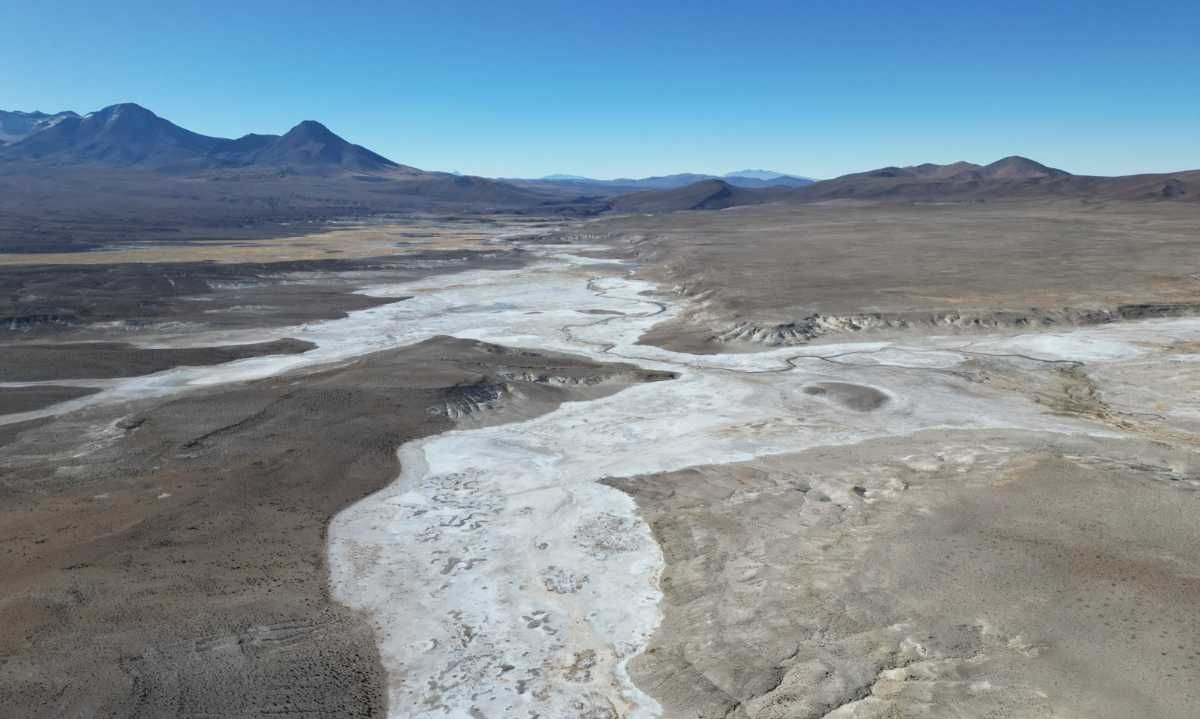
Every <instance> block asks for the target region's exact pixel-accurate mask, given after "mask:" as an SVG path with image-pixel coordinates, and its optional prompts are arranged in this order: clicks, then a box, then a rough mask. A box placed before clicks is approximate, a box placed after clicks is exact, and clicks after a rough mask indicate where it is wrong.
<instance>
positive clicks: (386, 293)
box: [0, 239, 1200, 719]
mask: <svg viewBox="0 0 1200 719" xmlns="http://www.w3.org/2000/svg"><path fill="white" fill-rule="evenodd" d="M510 244H513V243H510ZM515 244H516V245H517V246H518V247H519V250H518V251H519V252H520V253H521V254H522V260H521V263H520V265H519V266H517V265H516V263H515V262H513V261H512V259H511V258H509V257H504V258H500V259H497V260H496V262H495V264H493V265H490V266H488V265H480V266H472V267H461V268H455V269H461V270H462V271H459V272H454V273H452V274H451V273H447V272H446V268H439V269H437V270H431V271H427V272H424V273H413V272H407V273H405V272H398V273H397V274H395V275H388V274H387V272H386V271H382V270H381V271H376V270H374V269H373V270H372V271H371V272H370V273H369V274H366V275H363V276H362V280H363V281H362V286H364V287H366V289H365V290H364V291H363V292H362V293H361V294H359V295H356V296H357V297H360V298H363V299H364V300H369V302H367V304H365V305H363V306H361V307H357V308H355V309H353V310H349V311H347V312H345V313H342V316H340V317H338V316H334V317H326V318H323V319H317V318H314V319H310V320H306V321H304V322H303V323H302V324H292V325H286V324H284V325H281V326H278V327H276V328H275V329H271V330H263V329H259V330H254V331H252V332H247V331H245V328H243V327H242V326H240V325H239V326H231V327H213V326H211V325H208V326H206V327H201V328H195V329H194V330H192V331H173V330H172V329H171V328H169V327H168V328H163V327H155V328H154V329H153V330H152V331H150V332H145V333H142V334H139V335H137V336H136V337H135V338H134V339H133V345H134V346H136V347H138V348H140V350H141V351H151V350H154V351H166V352H175V351H181V350H185V349H186V350H188V351H193V350H197V349H200V348H215V347H224V346H230V345H231V344H239V345H240V344H243V343H246V342H249V341H250V340H251V339H253V340H254V341H256V342H268V341H281V340H284V339H286V338H292V340H294V341H297V342H302V343H305V345H304V349H305V351H302V352H296V353H292V354H279V353H269V354H262V355H259V356H246V357H244V358H241V359H237V360H236V361H233V362H227V363H222V364H213V365H209V366H187V367H173V368H167V369H161V371H156V372H154V373H153V374H150V375H146V376H138V377H112V376H109V377H108V378H107V379H105V380H104V381H103V382H100V381H96V382H95V383H93V384H92V385H87V383H86V381H84V380H76V381H75V382H73V383H71V384H68V385H63V377H62V376H61V375H60V376H56V377H54V378H46V380H44V381H43V382H42V383H40V384H39V383H38V382H34V383H32V385H30V386H34V387H41V388H42V389H43V391H46V392H61V391H63V390H62V389H61V388H62V387H67V388H70V387H74V386H76V384H78V386H88V387H89V389H95V390H98V391H95V392H92V393H90V394H86V395H82V394H81V395H79V396H71V394H70V393H66V394H63V395H62V397H63V399H64V400H65V402H64V403H62V404H58V405H47V406H41V407H40V408H37V409H31V410H27V411H22V412H19V413H11V414H9V415H7V416H6V417H4V418H0V419H4V420H7V424H6V425H4V426H3V427H0V429H3V430H4V432H3V433H0V440H2V441H3V445H0V462H3V463H4V466H5V469H6V480H5V483H4V485H3V487H4V491H5V493H6V496H8V497H10V499H11V501H7V502H6V503H5V506H6V509H5V510H4V512H3V513H2V515H0V521H2V522H3V526H4V527H6V528H7V529H6V530H5V535H6V536H7V537H8V538H9V539H8V540H7V542H6V547H5V549H6V553H5V555H4V557H5V562H6V563H7V564H8V565H10V566H7V567H6V576H12V577H15V578H16V579H15V581H14V582H13V583H10V584H8V585H6V590H5V591H6V596H5V597H4V603H3V605H0V606H2V607H4V608H5V609H4V611H5V612H7V617H6V620H7V621H8V622H9V623H10V625H11V626H16V627H20V631H16V632H13V633H11V634H10V635H8V637H7V641H8V642H9V644H10V646H8V647H6V649H5V651H4V655H5V656H7V657H9V659H8V660H6V662H5V664H4V665H3V667H2V668H0V692H3V693H4V698H5V700H6V701H10V702H19V703H18V704H11V705H12V706H20V707H22V708H23V709H22V712H23V713H27V714H29V715H43V716H52V715H59V714H62V713H66V712H79V711H82V712H84V713H87V712H88V711H96V712H98V713H102V714H103V713H106V712H107V713H118V714H133V715H136V714H138V713H139V712H140V713H141V714H143V715H153V714H155V713H156V712H160V711H161V710H163V707H166V706H170V707H175V708H176V709H177V708H178V707H180V706H183V707H184V708H185V709H187V710H188V711H206V712H209V713H217V714H221V715H227V716H235V715H248V714H252V713H255V712H260V711H262V710H270V711H281V710H286V711H305V712H309V713H316V714H324V715H331V716H340V715H347V714H359V715H373V714H380V713H383V712H384V711H386V713H387V714H389V715H391V716H394V717H426V716H427V717H445V716H453V717H458V716H463V717H507V716H529V717H532V716H542V717H551V716H553V717H557V716H563V717H566V716H580V717H654V716H666V717H747V718H748V717H755V718H762V719H768V718H770V719H774V718H776V717H779V718H782V717H821V716H826V715H829V716H834V717H875V716H879V717H887V716H897V715H898V716H932V717H940V716H985V715H988V713H989V712H990V713H991V714H992V715H996V716H1022V717H1024V716H1028V717H1051V716H1055V717H1062V716H1068V717H1069V716H1080V717H1085V716H1086V717H1096V716H1100V717H1104V716H1112V717H1119V716H1132V715H1136V716H1164V717H1176V716H1178V717H1187V716H1191V715H1192V714H1194V710H1195V708H1196V706H1197V702H1198V701H1200V699H1198V698H1197V696H1196V695H1195V694H1194V687H1193V686H1192V685H1191V683H1189V682H1188V681H1187V680H1186V678H1187V677H1188V676H1191V675H1194V674H1195V672H1196V670H1197V664H1196V662H1197V660H1198V657H1197V651H1200V647H1198V641H1197V640H1198V639H1200V637H1197V636H1196V635H1195V631H1194V629H1193V628H1194V627H1196V626H1200V609H1196V605H1195V603H1194V602H1191V601H1189V597H1190V596H1191V595H1192V594H1194V592H1195V590H1196V589H1200V587H1195V586H1193V585H1195V578H1196V577H1197V576H1200V564H1197V560H1196V559H1195V558H1194V557H1192V556H1191V554H1190V553H1189V551H1188V548H1189V547H1191V546H1195V544H1196V542H1197V540H1198V539H1200V536H1197V533H1196V529H1195V527H1196V524H1195V523H1194V522H1192V521H1190V518H1191V517H1192V515H1193V514H1194V512H1193V511H1192V510H1193V509H1194V505H1195V502H1196V501H1197V499H1196V498H1197V497H1198V496H1200V495H1197V494H1196V490H1197V489H1198V488H1200V478H1198V475H1197V473H1196V469H1197V462H1196V456H1195V454H1194V446H1195V440H1196V436H1197V435H1196V434H1195V431H1196V430H1197V429H1198V428H1200V424H1198V422H1200V404H1197V403H1195V402H1192V401H1190V400H1189V399H1188V397H1189V396H1191V394H1194V392H1188V391H1184V390H1181V388H1193V387H1194V384H1195V381H1196V380H1197V379H1200V377H1198V376H1197V374H1196V373H1195V372H1194V370H1193V367H1195V366H1200V365H1197V364H1196V363H1197V361H1200V360H1198V359H1197V358H1200V354H1196V353H1195V352H1194V349H1193V348H1194V347H1196V346H1197V344H1196V343H1198V342H1200V321H1198V320H1195V319H1190V318H1177V319H1158V320H1148V321H1140V322H1117V323H1110V324H1104V325H1100V326H1095V327H1064V328H1061V329H1059V330H1058V331H1055V332H1046V331H1041V332H1013V331H1009V332H1005V333H998V332H990V333H984V332H974V333H972V334H971V335H970V336H963V335H962V334H960V333H957V332H949V333H945V334H938V333H936V332H916V333H913V332H909V333H907V334H905V335H904V336H903V337H900V338H887V337H878V338H876V337H871V338H869V339H871V340H872V341H842V342H840V343H836V344H835V343H833V341H832V340H830V341H826V342H825V343H822V344H815V345H807V346H804V345H801V346H781V347H776V348H772V349H768V350H767V351H759V352H753V353H747V352H735V353H722V352H720V351H719V349H720V348H716V349H714V348H712V347H708V348H707V350H706V353H705V354H689V353H686V352H680V351H677V347H676V346H675V345H674V344H672V343H665V344H666V346H665V347H664V346H658V345H655V344H653V343H648V342H647V340H646V337H647V333H648V332H651V331H652V330H654V328H656V327H657V328H662V327H664V326H665V327H668V328H669V327H678V326H679V323H680V322H683V321H685V320H686V321H688V322H691V321H694V319H695V317H696V316H697V315H696V305H695V303H694V301H693V300H690V299H688V298H687V297H683V296H680V295H679V294H675V293H669V292H664V291H663V290H664V288H663V287H660V286H658V285H655V284H653V283H651V282H649V281H647V280H646V279H641V278H639V277H637V276H634V275H633V274H631V273H632V272H633V271H634V270H636V269H638V268H637V267H636V266H634V265H632V264H630V263H628V262H625V261H622V260H620V259H616V258H615V257H614V256H613V254H612V253H611V252H605V251H602V250H603V248H599V247H588V246H585V245H582V244H578V243H577V244H574V245H555V244H552V243H548V242H546V241H545V240H544V239H543V240H542V241H539V242H528V243H515ZM509 263H511V264H509ZM643 271H645V268H643ZM215 301H220V300H219V299H218V300H215ZM450 338H454V339H450ZM222 339H224V341H225V344H223V343H222V342H221V341H219V340H222ZM848 339H858V338H848ZM296 348H297V349H300V347H299V346H297V347H296ZM760 349H761V347H760ZM104 351H115V350H113V349H112V348H109V349H105V350H104ZM122 351H134V350H131V349H129V348H126V349H124V350H122ZM206 351H208V350H206ZM160 356H161V355H153V357H155V358H158V357H160ZM168 356H169V355H168ZM147 366H148V367H149V368H150V369H151V370H154V369H159V368H158V367H157V365H155V366H150V365H147ZM72 376H74V377H78V376H79V375H78V373H75V374H72ZM93 379H95V378H93ZM51 380H54V381H56V382H57V383H58V384H57V385H54V386H56V387H60V389H54V390H51V389H50V387H51V385H53V384H54V383H53V382H52V381H51ZM13 389H16V388H13ZM16 406H20V405H16ZM397 449H399V452H398V454H397ZM397 459H398V462H397ZM376 490H378V491H376ZM372 492H373V493H372ZM335 512H336V516H333V515H334V513H335ZM331 517H332V521H330V518H331ZM84 644H86V645H87V646H89V647H91V648H92V649H90V650H89V651H82V652H81V651H73V650H72V648H73V647H78V646H81V645H84ZM77 677H90V678H91V679H89V681H84V682H79V681H76V680H75V679H76V678H77Z"/></svg>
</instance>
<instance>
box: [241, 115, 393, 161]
mask: <svg viewBox="0 0 1200 719" xmlns="http://www.w3.org/2000/svg"><path fill="white" fill-rule="evenodd" d="M248 137H254V138H255V141H256V142H262V140H261V138H262V136H249V135H248V136H247V137H243V138H241V140H235V141H234V142H240V141H245V140H246V139H247V138H248ZM245 158H246V162H245V164H251V165H258V166H273V167H310V168H311V167H324V168H331V167H332V168H338V169H340V170H350V171H354V172H384V171H388V170H399V169H401V168H402V166H401V165H399V164H398V163H395V162H392V161H391V160H389V159H387V158H386V157H384V156H382V155H379V154H376V153H374V152H371V151H370V150H368V149H367V148H365V147H362V146H361V145H352V144H350V143H349V142H347V141H345V140H343V139H342V138H340V137H338V136H337V135H335V134H333V133H332V132H330V130H329V128H327V127H325V126H324V125H322V124H321V123H319V122H316V121H315V120H305V121H304V122H301V123H300V124H299V125H296V126H295V127H293V128H292V129H291V130H288V132H287V134H286V135H284V136H283V137H280V138H277V139H275V140H274V141H272V142H263V143H262V147H261V149H258V150H256V151H251V152H248V153H246V154H245ZM404 169H409V170H411V169H412V168H404Z"/></svg>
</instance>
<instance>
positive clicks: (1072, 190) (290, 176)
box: [0, 103, 1200, 251]
mask: <svg viewBox="0 0 1200 719" xmlns="http://www.w3.org/2000/svg"><path fill="white" fill-rule="evenodd" d="M197 180H203V182H197ZM1044 199H1075V200H1085V201H1107V200H1169V201H1180V200H1183V201H1189V200H1197V199H1200V171H1192V172H1177V173H1165V174H1153V175H1150V174H1148V175H1131V176H1127V177H1094V176H1087V175H1073V174H1071V173H1069V172H1066V171H1064V170H1060V169H1056V168H1053V167H1047V166H1046V165H1042V164H1040V163H1038V162H1035V161H1033V160H1030V159H1027V158H1024V157H1016V156H1014V157H1006V158H1004V159H1002V160H999V161H997V162H993V163H991V164H988V165H977V164H974V163H970V162H955V163H951V164H947V165H937V164H923V165H913V166H910V167H883V168H879V169H876V170H870V171H867V172H857V173H852V174H849V175H843V176H841V177H836V178H833V179H829V180H819V181H818V180H812V179H810V178H807V177H799V176H796V175H788V174H784V173H779V172H773V171H770V170H741V171H737V172H731V173H728V174H727V175H722V176H715V175H704V174H675V175H664V176H661V177H643V178H638V179H633V178H621V179H616V180H597V179H593V178H588V177H582V176H577V175H550V176H547V177H542V178H537V179H515V180H495V179H488V178H482V177H472V176H465V175H457V174H451V173H445V172H427V171H423V170H419V169H416V168H414V167H410V166H407V165H402V164H400V163H397V162H395V161H393V160H391V159H389V158H386V157H383V156H382V155H380V154H378V153H375V152H372V151H371V150H368V149H367V148H365V147H362V146H360V145H355V144H352V143H350V142H348V141H346V140H344V139H343V138H341V137H339V136H338V135H336V134H334V133H333V132H332V131H330V130H329V129H328V128H327V127H325V126H324V125H322V124H321V123H319V122H316V121H312V120H307V121H304V122H301V123H299V124H298V125H296V126H295V127H293V128H292V129H291V130H289V131H288V132H286V133H284V134H282V135H270V134H250V135H245V136H243V137H240V138H237V139H227V138H220V137H210V136H208V135H202V134H199V133H196V132H192V131H190V130H187V129H184V128H182V127H180V126H178V125H176V124H174V123H172V122H170V121H168V120H166V119H164V118H161V117H159V116H158V115H156V114H154V113H153V112H151V111H150V110H147V109H146V108H144V107H141V106H139V105H136V104H133V103H123V104H118V105H110V106H108V107H105V108H103V109H101V110H98V111H96V112H91V113H88V114H86V115H79V114H77V113H74V112H58V113H55V114H48V113H42V112H16V111H8V112H5V111H0V251H3V250H4V246H5V243H7V245H8V246H17V245H18V244H20V245H21V246H40V245H45V244H46V243H47V242H51V241H53V242H51V244H54V243H56V242H58V240H57V239H55V237H56V236H57V235H55V233H59V234H61V236H63V237H68V239H70V238H73V237H74V234H73V233H75V230H74V229H72V228H74V227H75V226H76V225H74V224H72V221H71V218H72V217H76V216H78V217H89V218H93V217H96V216H97V215H98V214H99V213H104V214H106V215H110V216H112V217H114V218H116V219H114V220H113V222H115V223H117V225H120V226H124V225H121V223H125V222H127V220H126V218H127V217H133V218H137V221H139V222H141V221H143V220H144V219H145V218H147V217H151V216H153V217H155V218H159V219H160V220H161V221H162V222H164V223H186V224H188V225H189V226H193V227H202V226H203V227H208V226H238V227H240V226H245V225H248V224H249V225H252V224H254V223H262V222H281V221H289V222H290V221H295V220H323V219H329V218H334V217H346V216H363V215H369V214H372V213H381V212H409V211H447V212H458V211H513V212H528V213H536V214H544V213H557V214H579V215H594V214H597V213H602V212H630V213H637V212H655V213H657V212H671V211H675V210H720V209H725V208H729V207H736V206H739V205H754V204H763V203H813V202H843V201H850V200H854V201H874V202H900V203H911V202H984V201H1005V200H1044ZM47 218H56V219H55V222H57V223H60V224H58V225H55V226H54V229H53V231H51V230H48V229H47V227H48V225H47V224H46V219H47ZM5 223H8V224H7V225H6V224H5ZM6 226H11V227H17V228H19V229H18V230H10V231H7V233H8V234H7V236H5V234H4V233H5V232H6V231H5V230H4V227H6ZM47 238H49V239H47ZM70 241H71V242H74V241H75V240H73V239H70ZM39 243H40V244H39Z"/></svg>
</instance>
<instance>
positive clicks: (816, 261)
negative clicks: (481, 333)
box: [576, 201, 1200, 351]
mask: <svg viewBox="0 0 1200 719" xmlns="http://www.w3.org/2000/svg"><path fill="white" fill-rule="evenodd" d="M576 232H577V233H578V234H579V235H580V236H583V237H588V238H595V239H601V240H603V239H604V238H606V237H607V238H610V240H611V241H612V242H613V243H614V244H615V245H617V246H620V247H623V248H625V249H626V251H628V252H630V253H632V255H634V256H636V257H638V258H639V259H640V260H641V261H642V269H641V272H642V273H643V274H644V275H645V276H646V277H649V278H652V279H653V280H655V281H656V282H659V283H661V284H663V285H664V286H666V287H670V288H674V289H675V291H677V292H679V293H680V294H682V295H684V296H686V297H688V298H690V299H691V300H692V301H693V302H692V306H691V308H690V309H689V311H688V312H687V313H686V314H685V315H684V316H682V317H681V318H680V319H679V320H678V321H677V322H674V323H671V324H669V325H664V326H662V327H661V328H658V330H657V331H656V332H652V333H651V334H650V335H648V337H647V341H648V342H652V343H666V344H667V345H668V346H672V347H676V348H686V349H689V350H691V351H714V349H716V348H719V347H720V346H722V345H725V346H727V347H736V346H737V345H738V344H750V345H763V344H765V345H782V344H803V343H807V342H810V341H812V340H814V339H819V338H822V337H830V338H835V339H836V338H845V337H847V335H851V334H857V333H860V332H862V331H863V330H869V331H868V332H866V333H865V334H867V335H876V336H879V335H883V336H887V333H888V332H893V331H899V332H901V333H903V332H910V333H911V332H912V331H913V330H917V331H919V332H923V333H928V332H954V331H960V330H966V331H971V330H976V329H981V328H982V329H997V328H998V329H1013V328H1017V329H1020V328H1027V327H1040V326H1051V325H1060V324H1063V325H1071V324H1088V323H1092V322H1106V321H1111V320H1114V319H1136V318H1138V317H1153V316H1170V315H1172V314H1192V313H1194V312H1196V310H1197V308H1200V279H1197V275H1196V267H1198V266H1200V251H1198V250H1197V246H1196V243H1195V241H1194V240H1195V238H1196V237H1200V208H1197V207H1196V206H1195V205H1193V204H1182V203H1103V204H1102V203H1083V202H1077V201H1067V202H1064V201H1040V202H1007V203H944V204H919V205H905V204H879V203H862V202H859V203H851V202H840V203H828V204H818V205H779V204H777V205H764V206H757V207H736V208H731V209H728V210H723V211H720V212H675V213H670V214H664V215H657V216H637V217H626V218H621V219H602V220H597V221H593V222H589V223H586V224H584V225H581V226H579V227H578V229H577V230H576Z"/></svg>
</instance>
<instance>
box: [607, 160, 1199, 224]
mask: <svg viewBox="0 0 1200 719" xmlns="http://www.w3.org/2000/svg"><path fill="white" fill-rule="evenodd" d="M720 184H721V185H724V188H722V187H719V186H717V185H714V184H713V182H712V181H703V182H699V183H696V184H694V185H690V186H687V187H683V188H673V189H670V190H654V191H645V192H637V193H631V194H628V195H621V196H618V197H615V198H613V199H611V200H609V205H610V206H611V207H612V209H613V210H615V211H618V212H669V211H673V210H698V209H724V208H726V207H733V206H735V205H750V204H762V203H765V202H788V203H806V202H826V201H831V200H871V201H886V202H983V201H1003V200H1043V199H1082V200H1092V201H1105V200H1191V201H1200V171H1189V172H1176V173H1162V174H1147V175H1128V176H1123V177H1097V176H1090V175H1073V174H1071V173H1069V172H1066V171H1065V170H1060V169H1057V168H1053V167H1048V166H1046V165H1043V164H1041V163H1039V162H1035V161H1034V160H1030V159H1029V158H1026V157H1019V156H1015V155H1014V156H1011V157H1005V158H1003V159H1001V160H997V161H996V162H993V163H991V164H989V165H977V164H974V163H970V162H955V163H951V164H947V165H938V164H933V163H925V164H922V165H912V166H909V167H881V168H879V169H875V170H868V171H866V172H857V173H852V174H849V175H843V176H841V177H835V178H833V179H831V180H821V181H817V182H812V183H809V184H806V185H803V186H799V187H786V186H785V187H779V186H776V187H768V188H762V187H760V188H753V187H741V188H736V187H734V186H733V185H732V183H720ZM735 189H736V190H738V191H737V192H734V191H733V190H735Z"/></svg>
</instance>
